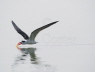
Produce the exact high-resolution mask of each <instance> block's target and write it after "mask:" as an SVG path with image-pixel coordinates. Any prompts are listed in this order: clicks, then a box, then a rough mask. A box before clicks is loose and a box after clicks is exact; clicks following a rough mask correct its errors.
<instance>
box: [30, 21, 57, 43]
mask: <svg viewBox="0 0 95 72" xmlns="http://www.w3.org/2000/svg"><path fill="white" fill-rule="evenodd" d="M57 22H58V21H55V22H52V23H49V24H47V25H45V26H42V27H40V28H38V29H36V30H34V31H33V32H32V33H31V35H30V38H29V40H31V41H35V37H36V36H37V34H38V33H39V32H40V31H41V30H43V29H45V28H47V27H49V26H51V25H53V24H55V23H57Z"/></svg>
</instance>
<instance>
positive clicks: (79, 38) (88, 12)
mask: <svg viewBox="0 0 95 72" xmlns="http://www.w3.org/2000/svg"><path fill="white" fill-rule="evenodd" d="M94 19H95V1H94V0H0V45H1V48H0V72H10V71H11V64H12V62H13V60H14V59H13V57H14V56H15V54H16V53H18V51H17V49H16V48H15V45H16V44H17V43H18V42H19V41H21V40H23V38H22V37H21V36H20V35H19V34H17V32H16V31H15V30H14V28H13V26H12V24H11V21H12V20H13V21H14V22H15V23H16V24H17V25H18V26H19V27H20V28H21V29H22V30H23V31H25V32H26V33H27V34H28V35H30V33H31V31H33V30H35V29H36V28H38V27H41V26H43V25H45V24H47V23H50V22H52V21H57V20H58V21H59V22H58V23H57V24H55V25H53V26H52V27H50V28H48V29H46V30H44V31H42V32H41V33H39V35H38V36H37V38H36V40H37V41H38V42H39V43H41V44H39V45H40V46H41V45H48V46H49V45H51V46H58V45H59V47H60V46H61V51H62V50H63V52H62V54H64V50H65V49H64V48H66V52H65V53H66V54H68V55H71V56H68V55H65V54H64V55H65V57H68V58H69V59H68V60H70V59H71V61H69V62H68V60H67V59H66V60H65V63H66V61H67V64H64V65H62V64H61V63H59V65H58V70H59V71H58V72H63V71H64V72H76V71H77V72H95V68H94V67H95V53H94V52H95V49H94V48H95V20H94ZM43 37H44V40H46V41H44V40H43ZM56 39H57V40H56ZM61 39H63V41H62V40H61ZM64 39H65V41H64ZM58 40H59V41H61V42H59V44H58V43H57V42H56V41H58ZM69 41H70V42H69ZM47 42H49V43H47ZM55 42H56V43H55ZM72 45H73V46H72ZM64 46H65V47H64ZM59 47H58V48H59ZM62 48H63V49H62ZM68 51H70V52H71V53H70V52H68ZM76 51H77V52H76ZM55 53H56V52H55ZM59 53H60V52H59ZM75 55H76V56H75ZM73 56H74V58H75V61H76V62H75V61H74V62H73V63H74V64H71V63H72V61H73V60H72V59H74V58H73ZM86 56H87V57H86ZM58 57H59V56H58ZM70 57H71V58H70ZM76 57H78V59H76ZM60 59H61V57H60ZM79 59H81V60H79ZM61 60H62V61H63V60H64V59H61ZM57 61H58V60H57ZM53 62H54V61H53ZM58 62H60V61H58ZM79 62H81V63H79ZM77 63H78V64H77ZM61 65H62V66H61ZM66 65H69V66H66ZM70 65H71V67H70ZM82 66H83V67H82ZM61 67H62V68H61ZM72 67H73V68H72ZM66 69H67V70H66ZM69 69H70V70H69ZM74 69H75V70H74Z"/></svg>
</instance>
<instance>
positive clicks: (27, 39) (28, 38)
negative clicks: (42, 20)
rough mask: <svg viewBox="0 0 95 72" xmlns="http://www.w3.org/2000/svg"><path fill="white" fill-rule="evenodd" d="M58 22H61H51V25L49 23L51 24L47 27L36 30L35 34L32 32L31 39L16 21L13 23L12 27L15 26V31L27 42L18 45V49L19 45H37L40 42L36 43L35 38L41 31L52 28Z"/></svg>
mask: <svg viewBox="0 0 95 72" xmlns="http://www.w3.org/2000/svg"><path fill="white" fill-rule="evenodd" d="M57 22H59V21H54V22H51V23H49V24H47V25H44V26H42V27H40V28H37V29H35V30H34V31H33V32H31V34H30V37H29V36H28V35H27V34H26V33H25V32H24V31H22V30H21V29H20V28H19V27H18V26H17V25H16V24H15V23H14V21H12V25H13V27H14V29H15V30H16V31H17V32H18V33H19V34H20V35H21V36H22V37H23V38H24V39H25V41H21V42H19V43H18V44H17V45H16V47H18V46H19V45H25V44H36V43H38V42H36V41H35V38H36V36H37V34H38V33H39V32H40V31H42V30H44V29H46V28H48V27H49V26H51V25H53V24H56V23H57Z"/></svg>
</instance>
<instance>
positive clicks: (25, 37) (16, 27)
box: [12, 21, 29, 40]
mask: <svg viewBox="0 0 95 72" xmlns="http://www.w3.org/2000/svg"><path fill="white" fill-rule="evenodd" d="M12 24H13V26H14V28H15V30H16V31H17V32H18V33H19V34H20V35H22V36H23V38H24V39H26V40H27V39H29V37H28V35H27V34H26V33H25V32H23V31H22V30H21V29H20V28H19V27H18V26H17V25H16V24H15V23H14V22H13V21H12Z"/></svg>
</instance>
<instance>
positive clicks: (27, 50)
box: [17, 47, 38, 64]
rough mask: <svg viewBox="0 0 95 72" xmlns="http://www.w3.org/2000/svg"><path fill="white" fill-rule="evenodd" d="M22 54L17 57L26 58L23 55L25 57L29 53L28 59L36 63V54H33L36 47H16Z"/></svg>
mask: <svg viewBox="0 0 95 72" xmlns="http://www.w3.org/2000/svg"><path fill="white" fill-rule="evenodd" d="M17 48H18V49H19V50H20V51H21V53H22V55H21V56H20V57H18V59H19V60H26V58H25V57H27V55H30V61H31V63H32V64H38V62H37V57H36V54H35V51H36V48H34V47H29V48H19V47H17Z"/></svg>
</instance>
